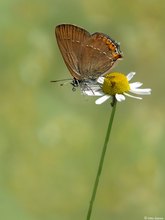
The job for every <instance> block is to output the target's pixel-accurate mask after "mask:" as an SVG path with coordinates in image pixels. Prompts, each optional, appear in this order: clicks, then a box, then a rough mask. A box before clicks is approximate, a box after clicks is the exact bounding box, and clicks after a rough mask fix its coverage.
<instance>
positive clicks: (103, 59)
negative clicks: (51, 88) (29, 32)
mask: <svg viewBox="0 0 165 220" xmlns="http://www.w3.org/2000/svg"><path fill="white" fill-rule="evenodd" d="M55 36H56V40H57V44H58V46H59V49H60V52H61V54H62V57H63V59H64V62H65V64H66V66H67V68H68V70H69V71H70V73H71V75H72V77H73V79H72V83H71V84H72V85H73V88H75V87H77V86H79V85H80V86H81V88H83V86H84V85H86V84H87V83H89V82H90V81H93V82H94V81H95V80H96V79H97V78H98V77H99V76H101V75H104V74H106V73H107V72H109V71H110V69H111V68H112V67H113V66H114V64H115V63H116V61H117V60H120V59H121V58H122V52H121V51H120V45H119V43H117V42H116V41H115V40H113V39H112V38H111V37H109V36H108V35H106V34H103V33H99V32H96V33H93V34H90V33H89V32H88V31H86V30H85V29H83V28H81V27H78V26H75V25H72V24H60V25H58V26H57V27H56V28H55Z"/></svg>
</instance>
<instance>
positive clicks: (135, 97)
mask: <svg viewBox="0 0 165 220" xmlns="http://www.w3.org/2000/svg"><path fill="white" fill-rule="evenodd" d="M124 95H126V96H128V97H131V98H134V99H142V98H141V97H137V96H134V95H130V94H128V93H126V92H124Z"/></svg>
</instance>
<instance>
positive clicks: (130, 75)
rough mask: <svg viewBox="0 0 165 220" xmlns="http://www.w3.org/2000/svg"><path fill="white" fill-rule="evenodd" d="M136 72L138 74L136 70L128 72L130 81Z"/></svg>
mask: <svg viewBox="0 0 165 220" xmlns="http://www.w3.org/2000/svg"><path fill="white" fill-rule="evenodd" d="M135 74H136V73H135V72H130V73H128V75H127V79H128V81H130V80H131V79H132V78H133V76H134V75H135Z"/></svg>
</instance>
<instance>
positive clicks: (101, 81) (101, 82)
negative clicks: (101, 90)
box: [97, 76, 104, 84]
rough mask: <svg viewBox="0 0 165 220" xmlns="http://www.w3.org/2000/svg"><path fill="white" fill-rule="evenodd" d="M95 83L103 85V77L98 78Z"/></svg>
mask: <svg viewBox="0 0 165 220" xmlns="http://www.w3.org/2000/svg"><path fill="white" fill-rule="evenodd" d="M97 82H98V83H100V84H103V83H104V77H103V76H100V77H99V78H98V79H97Z"/></svg>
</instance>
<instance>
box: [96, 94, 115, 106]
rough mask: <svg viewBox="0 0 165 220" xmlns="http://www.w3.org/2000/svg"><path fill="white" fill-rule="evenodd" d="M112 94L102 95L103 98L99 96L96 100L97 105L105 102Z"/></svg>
mask: <svg viewBox="0 0 165 220" xmlns="http://www.w3.org/2000/svg"><path fill="white" fill-rule="evenodd" d="M110 97H111V96H110V95H104V96H102V97H101V98H98V99H97V100H96V101H95V104H96V105H100V104H102V103H103V102H105V101H106V100H107V99H109V98H110Z"/></svg>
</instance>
